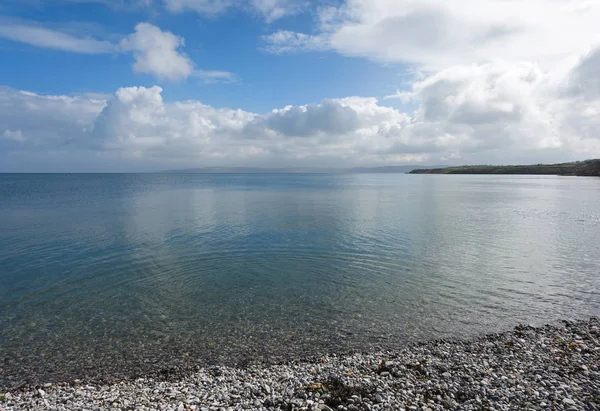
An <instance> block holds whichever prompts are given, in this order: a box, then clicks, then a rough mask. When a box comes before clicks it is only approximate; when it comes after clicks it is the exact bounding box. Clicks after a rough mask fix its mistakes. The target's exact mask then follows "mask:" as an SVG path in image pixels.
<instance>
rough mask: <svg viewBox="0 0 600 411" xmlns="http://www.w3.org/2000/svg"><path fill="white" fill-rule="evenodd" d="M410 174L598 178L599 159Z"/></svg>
mask: <svg viewBox="0 0 600 411" xmlns="http://www.w3.org/2000/svg"><path fill="white" fill-rule="evenodd" d="M410 174H536V175H559V176H595V177H600V159H596V160H586V161H577V162H574V163H560V164H533V165H523V166H487V165H481V166H460V167H445V168H425V169H416V170H412V171H411V172H410Z"/></svg>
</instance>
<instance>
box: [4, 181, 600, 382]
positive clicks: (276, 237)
mask: <svg viewBox="0 0 600 411" xmlns="http://www.w3.org/2000/svg"><path fill="white" fill-rule="evenodd" d="M599 314H600V179H598V178H593V177H554V176H493V175H410V174H186V173H182V174H177V173H164V174H161V173H157V174H150V173H149V174H0V387H4V388H11V387H18V386H22V385H24V384H38V383H41V382H58V381H70V380H72V379H75V378H79V379H82V380H89V381H109V380H111V381H112V380H114V379H118V378H133V377H136V376H143V375H163V376H168V375H176V374H177V373H180V372H186V370H192V369H196V368H197V367H204V366H215V365H235V366H247V365H249V364H254V363H278V362H287V361H295V360H301V359H309V358H318V357H319V356H322V355H325V354H340V355H341V354H345V353H351V352H368V351H373V350H388V349H392V350H393V349H400V348H402V347H405V346H406V345H407V344H413V343H418V342H419V341H425V340H434V339H450V338H453V339H457V338H458V339H468V338H473V337H475V336H478V335H482V334H488V333H494V332H499V331H504V330H508V329H511V328H512V327H514V326H516V325H518V324H532V325H538V326H539V325H543V324H548V323H550V324H554V323H557V322H558V321H560V320H562V319H580V318H581V319H585V318H589V317H590V316H598V315H599Z"/></svg>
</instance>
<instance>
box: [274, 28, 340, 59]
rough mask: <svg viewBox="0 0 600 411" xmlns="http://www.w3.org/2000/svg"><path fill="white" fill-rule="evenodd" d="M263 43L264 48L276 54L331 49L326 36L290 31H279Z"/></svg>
mask: <svg viewBox="0 0 600 411" xmlns="http://www.w3.org/2000/svg"><path fill="white" fill-rule="evenodd" d="M263 41H264V42H265V46H264V47H263V48H264V49H265V50H266V51H268V52H271V53H275V54H282V53H290V52H297V51H321V50H326V49H327V48H328V47H329V45H328V40H327V39H326V38H325V36H311V35H308V34H304V33H296V32H294V31H288V30H278V31H276V32H275V33H271V34H269V35H266V36H263Z"/></svg>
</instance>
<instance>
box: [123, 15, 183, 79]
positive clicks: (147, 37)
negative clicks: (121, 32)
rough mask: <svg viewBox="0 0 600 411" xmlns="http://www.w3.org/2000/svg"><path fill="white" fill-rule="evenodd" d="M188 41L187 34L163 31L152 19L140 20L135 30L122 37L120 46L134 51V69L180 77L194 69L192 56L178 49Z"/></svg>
mask: <svg viewBox="0 0 600 411" xmlns="http://www.w3.org/2000/svg"><path fill="white" fill-rule="evenodd" d="M184 44H185V41H184V39H183V37H179V36H176V35H174V34H173V33H171V32H169V31H162V30H161V29H160V28H158V27H156V26H154V25H152V24H150V23H139V24H138V25H137V26H135V32H134V33H132V34H130V35H129V36H127V37H126V38H124V39H123V40H121V42H120V43H119V50H121V51H130V52H132V53H133V57H134V58H135V63H134V64H133V71H134V72H136V73H150V74H153V75H155V76H157V77H159V78H165V79H169V80H179V79H182V78H186V77H188V76H189V75H190V74H192V72H193V70H194V63H193V62H192V61H191V60H190V58H189V57H188V56H187V55H185V54H183V53H181V52H180V51H178V49H179V47H181V46H183V45H184Z"/></svg>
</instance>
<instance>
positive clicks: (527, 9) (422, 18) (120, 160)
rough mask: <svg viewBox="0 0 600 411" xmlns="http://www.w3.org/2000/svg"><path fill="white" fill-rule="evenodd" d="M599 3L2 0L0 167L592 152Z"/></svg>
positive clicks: (508, 159) (431, 159)
mask: <svg viewBox="0 0 600 411" xmlns="http://www.w3.org/2000/svg"><path fill="white" fill-rule="evenodd" d="M598 21H600V1H598V0H419V1H416V0H317V1H309V0H2V2H0V172H77V171H81V172H103V171H109V172H122V171H125V172H126V171H153V170H162V169H174V168H177V169H179V168H187V167H208V166H253V167H287V166H290V167H353V166H383V165H405V164H411V165H414V164H420V165H427V164H430V165H439V164H520V163H542V162H560V161H574V160H584V159H589V158H598V157H600V30H599V29H598V28H597V22H598Z"/></svg>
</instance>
